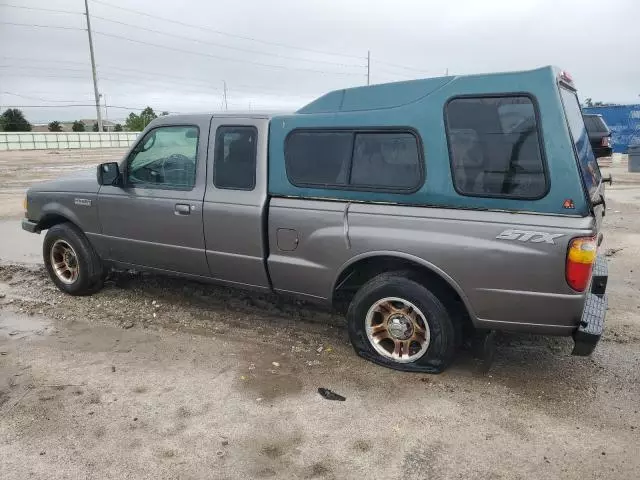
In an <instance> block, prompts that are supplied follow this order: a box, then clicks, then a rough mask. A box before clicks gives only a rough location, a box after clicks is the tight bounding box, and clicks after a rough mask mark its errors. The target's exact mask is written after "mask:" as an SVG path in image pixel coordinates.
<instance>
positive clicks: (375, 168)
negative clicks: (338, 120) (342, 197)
mask: <svg viewBox="0 0 640 480" xmlns="http://www.w3.org/2000/svg"><path fill="white" fill-rule="evenodd" d="M419 181H420V155H419V154H418V140H417V139H416V137H415V136H414V135H412V134H410V133H402V132H398V133H356V137H355V145H354V148H353V164H352V167H351V181H350V184H351V185H362V186H372V187H383V188H397V189H404V190H410V189H412V188H415V187H416V185H417V184H418V182H419Z"/></svg>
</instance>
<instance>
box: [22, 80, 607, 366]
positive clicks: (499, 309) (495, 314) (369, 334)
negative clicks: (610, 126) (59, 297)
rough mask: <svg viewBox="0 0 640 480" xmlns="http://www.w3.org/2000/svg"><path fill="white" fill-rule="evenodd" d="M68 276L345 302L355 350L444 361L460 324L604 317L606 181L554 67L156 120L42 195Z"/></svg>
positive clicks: (54, 249)
mask: <svg viewBox="0 0 640 480" xmlns="http://www.w3.org/2000/svg"><path fill="white" fill-rule="evenodd" d="M26 205H27V206H26V214H25V219H24V220H23V224H22V225H23V228H24V229H25V230H28V231H30V232H35V233H40V232H41V231H43V230H48V232H47V234H46V237H45V239H44V245H43V251H44V262H45V265H46V268H47V270H48V272H49V274H50V276H51V279H52V280H53V282H55V284H56V285H57V286H58V287H59V288H60V289H61V290H63V291H65V292H67V293H69V294H73V295H85V294H90V293H93V292H95V291H97V290H98V289H99V288H100V287H101V286H102V283H103V281H104V279H105V277H106V275H107V274H108V272H109V271H110V270H111V269H137V270H148V271H152V272H157V273H166V274H171V275H178V276H182V277H185V278H190V279H195V280H201V281H206V282H214V283H219V284H224V285H230V286H237V287H242V288H248V289H254V290H258V291H265V292H277V293H281V294H287V295H294V296H296V297H299V298H303V299H306V300H310V301H314V302H322V303H325V304H329V305H334V306H345V310H346V316H347V321H348V330H349V336H350V339H351V341H352V343H353V346H354V348H355V350H356V351H357V353H358V354H359V355H361V356H363V357H364V358H367V359H369V360H371V361H374V362H376V363H378V364H381V365H384V366H387V367H391V368H396V369H400V370H409V371H422V372H440V371H442V370H443V369H444V368H445V367H446V366H447V365H448V364H449V363H450V361H451V360H452V358H453V356H454V353H455V351H456V347H457V346H458V345H459V344H460V341H461V338H462V336H463V332H468V331H475V332H487V331H496V330H514V331H520V332H533V333H539V334H548V335H567V336H568V335H572V336H573V338H574V340H575V347H574V354H578V355H588V354H590V353H591V352H592V351H593V349H594V347H595V345H596V343H597V342H598V339H599V338H600V336H601V334H602V329H603V325H604V316H605V310H606V296H605V290H606V283H607V269H606V263H605V262H604V259H603V257H601V256H599V255H598V254H597V250H598V246H599V245H600V242H601V241H602V233H601V224H602V217H603V216H604V214H605V208H604V206H605V197H604V179H603V178H602V176H601V174H600V170H599V168H598V165H597V163H596V161H595V158H594V156H593V152H592V150H591V147H590V145H589V139H588V136H587V133H586V130H585V125H584V121H583V119H582V114H581V110H580V106H579V103H578V98H577V94H576V91H575V88H574V86H573V82H572V80H571V78H570V76H569V75H568V74H566V73H565V72H561V71H559V70H557V69H555V68H552V67H545V68H541V69H537V70H532V71H527V72H514V73H504V74H492V75H473V76H463V77H441V78H432V79H424V80H415V81H411V82H402V83H397V84H387V85H376V86H371V87H360V88H352V89H347V90H340V91H336V92H331V93H329V94H327V95H324V96H322V97H320V98H319V99H317V100H315V101H314V102H312V103H310V104H309V105H307V106H305V107H303V108H302V109H300V110H299V111H297V112H295V113H293V114H290V115H258V114H253V113H248V114H233V115H232V114H195V115H180V116H166V117H161V118H158V119H156V120H154V121H153V122H152V123H151V124H150V125H149V126H148V127H147V128H146V129H145V131H144V132H143V133H142V134H141V135H140V137H139V138H138V140H137V141H136V143H135V145H133V147H132V148H131V150H130V151H129V152H128V153H127V154H126V156H125V157H124V158H123V159H122V161H121V162H112V163H105V164H102V165H99V166H98V169H97V174H96V171H95V170H92V171H90V172H87V173H83V174H80V175H76V176H72V177H68V178H61V179H59V180H55V181H51V182H46V183H41V184H38V185H36V186H33V187H32V188H30V189H29V190H28V192H27V200H26Z"/></svg>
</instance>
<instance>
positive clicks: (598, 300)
mask: <svg viewBox="0 0 640 480" xmlns="http://www.w3.org/2000/svg"><path fill="white" fill-rule="evenodd" d="M608 279H609V272H608V269H607V261H606V259H605V257H604V256H601V255H599V256H598V258H597V260H596V263H595V265H594V267H593V279H592V281H591V292H590V293H588V294H587V298H586V301H585V304H584V310H583V311H582V318H581V319H580V324H579V325H578V329H577V330H576V331H575V332H574V333H573V341H574V342H575V345H574V347H573V351H572V352H571V354H572V355H580V356H587V355H591V353H593V350H594V349H595V348H596V345H597V344H598V342H599V341H600V337H601V336H602V332H603V331H604V319H605V316H606V314H607V296H606V290H607V280H608Z"/></svg>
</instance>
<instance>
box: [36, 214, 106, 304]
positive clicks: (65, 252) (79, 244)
mask: <svg viewBox="0 0 640 480" xmlns="http://www.w3.org/2000/svg"><path fill="white" fill-rule="evenodd" d="M42 253H43V257H44V265H45V267H46V269H47V272H48V273H49V277H50V278H51V280H52V281H53V283H55V284H56V286H57V287H58V288H59V289H60V290H62V291H63V292H65V293H68V294H70V295H90V294H92V293H95V292H97V291H98V290H100V289H101V288H102V286H103V281H104V268H103V267H102V263H101V261H100V258H99V257H98V255H97V254H96V252H95V250H94V249H93V247H92V246H91V244H90V243H89V240H87V237H86V236H85V235H84V233H82V231H81V230H80V229H78V228H77V227H76V226H75V225H73V224H71V223H60V224H58V225H54V226H53V227H51V228H50V229H49V230H48V231H47V234H46V235H45V237H44V243H43V245H42Z"/></svg>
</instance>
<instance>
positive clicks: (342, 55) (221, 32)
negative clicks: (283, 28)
mask: <svg viewBox="0 0 640 480" xmlns="http://www.w3.org/2000/svg"><path fill="white" fill-rule="evenodd" d="M92 2H93V3H97V4H100V5H105V6H107V7H111V8H117V9H118V10H124V11H125V12H130V13H134V14H136V15H142V16H145V17H149V18H154V19H156V20H161V21H164V22H169V23H175V24H176V25H182V26H183V27H189V28H197V29H199V30H205V31H207V32H213V33H217V34H218V35H225V36H228V37H233V38H239V39H242V40H248V41H251V42H257V43H263V44H265V45H273V46H276V47H283V48H290V49H293V50H300V51H304V52H312V53H319V54H322V55H331V56H335V57H345V58H357V59H359V60H362V59H363V58H364V57H361V56H356V55H349V54H345V53H336V52H328V51H322V50H315V49H311V48H304V47H297V46H294V45H287V44H285V43H278V42H271V41H268V40H261V39H258V38H253V37H248V36H244V35H237V34H234V33H229V32H223V31H221V30H215V29H213V28H210V27H203V26H201V25H194V24H190V23H186V22H181V21H179V20H173V19H169V18H165V17H160V16H158V15H152V14H150V13H147V12H141V11H140V10H134V9H132V8H125V7H121V6H119V5H113V4H111V3H108V2H104V1H101V0H92Z"/></svg>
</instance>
